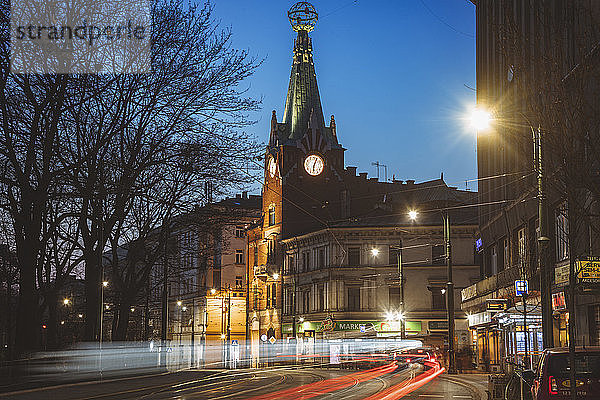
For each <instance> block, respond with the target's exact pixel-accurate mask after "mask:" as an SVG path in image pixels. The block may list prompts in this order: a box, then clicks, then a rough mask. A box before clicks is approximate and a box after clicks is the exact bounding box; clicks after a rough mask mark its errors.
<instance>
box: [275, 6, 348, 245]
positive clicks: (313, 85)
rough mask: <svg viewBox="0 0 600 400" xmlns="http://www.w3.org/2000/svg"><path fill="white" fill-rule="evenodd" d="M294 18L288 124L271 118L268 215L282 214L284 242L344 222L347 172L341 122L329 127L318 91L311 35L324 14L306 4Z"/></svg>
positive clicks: (294, 11) (295, 10)
mask: <svg viewBox="0 0 600 400" xmlns="http://www.w3.org/2000/svg"><path fill="white" fill-rule="evenodd" d="M288 18H289V20H290V23H291V25H292V29H293V30H294V31H296V32H297V37H296V39H295V40H294V48H293V60H292V70H291V74H290V81H289V86H288V92H287V98H286V102H285V110H284V113H283V119H282V121H281V122H278V120H277V116H276V114H275V111H273V115H272V117H271V131H270V135H269V145H268V146H267V149H266V157H265V187H264V190H263V198H264V199H265V200H266V201H265V202H264V204H263V205H264V206H265V207H267V209H266V210H265V211H266V212H267V213H268V208H269V207H271V208H273V207H275V209H276V210H277V209H280V214H281V221H278V222H280V223H281V230H280V238H281V239H284V238H287V237H290V236H295V235H298V234H302V233H305V232H309V231H313V230H315V229H320V228H325V227H327V225H328V222H329V221H331V220H334V219H338V218H339V213H338V212H337V211H336V210H339V208H340V207H339V204H336V203H339V198H340V191H341V190H342V189H343V178H342V177H343V175H342V174H343V169H344V148H343V147H342V146H341V145H340V143H339V142H338V138H337V132H336V124H335V119H334V117H333V116H331V119H330V121H329V126H327V125H326V124H325V118H324V116H323V109H322V107H321V98H320V95H319V89H318V86H317V76H316V73H315V65H314V62H313V48H312V40H311V38H310V36H309V32H310V31H312V30H313V29H314V27H315V25H316V22H317V19H318V15H317V13H316V11H315V9H314V7H313V6H312V5H311V4H310V3H307V2H300V3H297V4H296V5H294V6H293V7H292V8H291V9H290V11H288ZM273 196H275V197H278V199H276V198H274V197H273ZM277 200H278V201H277ZM277 203H279V204H277ZM275 217H276V219H278V218H277V216H275Z"/></svg>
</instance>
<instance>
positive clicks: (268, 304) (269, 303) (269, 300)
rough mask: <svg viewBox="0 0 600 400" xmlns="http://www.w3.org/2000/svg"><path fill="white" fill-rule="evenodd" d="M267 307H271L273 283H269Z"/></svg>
mask: <svg viewBox="0 0 600 400" xmlns="http://www.w3.org/2000/svg"><path fill="white" fill-rule="evenodd" d="M267 308H271V285H267Z"/></svg>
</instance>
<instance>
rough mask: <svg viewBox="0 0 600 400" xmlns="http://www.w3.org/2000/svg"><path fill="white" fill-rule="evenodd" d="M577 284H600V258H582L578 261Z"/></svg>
mask: <svg viewBox="0 0 600 400" xmlns="http://www.w3.org/2000/svg"><path fill="white" fill-rule="evenodd" d="M576 269H577V271H578V273H577V282H579V283H600V258H599V257H582V258H581V259H579V260H577V261H576Z"/></svg>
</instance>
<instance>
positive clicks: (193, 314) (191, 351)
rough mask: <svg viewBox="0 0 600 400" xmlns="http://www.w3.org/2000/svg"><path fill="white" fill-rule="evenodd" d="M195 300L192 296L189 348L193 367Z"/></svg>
mask: <svg viewBox="0 0 600 400" xmlns="http://www.w3.org/2000/svg"><path fill="white" fill-rule="evenodd" d="M195 303H196V300H195V299H194V298H192V341H191V346H192V347H191V348H190V353H191V354H190V361H191V364H192V368H194V367H195V366H196V365H195V360H194V351H195V348H194V333H195V330H194V329H195V325H196V307H195V306H196V304H195Z"/></svg>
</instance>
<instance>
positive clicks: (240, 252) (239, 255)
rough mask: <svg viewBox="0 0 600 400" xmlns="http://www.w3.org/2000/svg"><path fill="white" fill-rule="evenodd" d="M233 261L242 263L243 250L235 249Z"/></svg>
mask: <svg viewBox="0 0 600 400" xmlns="http://www.w3.org/2000/svg"><path fill="white" fill-rule="evenodd" d="M235 263H236V264H243V263H244V250H236V251H235Z"/></svg>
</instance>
